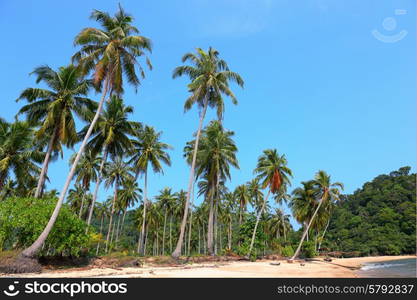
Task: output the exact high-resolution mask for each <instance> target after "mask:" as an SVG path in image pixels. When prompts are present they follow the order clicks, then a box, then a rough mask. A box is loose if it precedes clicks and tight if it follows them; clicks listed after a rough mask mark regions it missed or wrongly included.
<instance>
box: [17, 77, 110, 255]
mask: <svg viewBox="0 0 417 300" xmlns="http://www.w3.org/2000/svg"><path fill="white" fill-rule="evenodd" d="M108 89H109V80H108V79H106V82H105V84H104V89H103V94H102V96H101V100H100V102H99V104H98V108H97V111H96V114H95V115H94V118H93V121H92V122H91V124H90V127H89V128H88V130H87V133H86V135H85V137H84V140H83V142H82V143H81V146H80V149H79V150H78V153H77V156H76V157H75V160H74V162H73V163H72V166H71V170H70V172H69V173H68V176H67V180H66V181H65V184H64V187H63V189H62V191H61V194H60V195H59V199H58V202H57V203H56V206H55V209H54V211H53V213H52V215H51V218H50V219H49V221H48V224H46V226H45V229H44V230H43V231H42V233H41V234H40V236H39V237H38V238H37V239H36V241H35V242H34V243H33V244H32V245H30V246H29V247H28V248H26V249H25V250H23V252H22V255H23V256H25V257H33V256H35V254H36V253H37V252H38V251H39V250H40V248H41V247H42V245H43V243H44V242H45V240H46V239H47V237H48V235H49V233H50V232H51V230H52V227H53V226H54V224H55V221H56V219H57V218H58V214H59V211H60V209H61V206H62V203H63V202H64V199H65V196H66V194H67V191H68V188H69V186H70V184H71V180H72V178H73V177H74V173H75V168H76V167H77V164H78V161H79V160H80V158H81V155H82V154H83V153H84V149H85V145H86V144H87V141H88V139H89V138H90V136H91V133H92V132H93V128H94V126H95V125H96V123H97V120H98V117H99V116H100V114H101V110H102V108H103V103H104V99H105V97H106V94H107V91H108Z"/></svg>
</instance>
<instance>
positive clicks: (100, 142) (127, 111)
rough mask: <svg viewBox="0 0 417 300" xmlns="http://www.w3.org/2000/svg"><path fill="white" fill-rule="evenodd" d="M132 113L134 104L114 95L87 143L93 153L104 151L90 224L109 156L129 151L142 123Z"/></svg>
mask: <svg viewBox="0 0 417 300" xmlns="http://www.w3.org/2000/svg"><path fill="white" fill-rule="evenodd" d="M132 113H133V107H132V106H130V105H125V104H124V101H123V99H120V98H119V97H118V96H116V95H112V96H111V97H110V101H108V102H106V107H105V109H104V110H103V112H102V114H101V115H100V117H99V118H98V121H97V124H96V126H95V127H94V129H93V133H92V135H91V140H90V141H89V142H88V144H87V149H89V150H90V151H91V153H92V155H97V154H98V153H100V152H103V159H102V162H101V165H100V170H99V176H98V179H97V183H96V186H95V189H94V193H93V202H92V204H91V207H90V211H89V214H88V219H87V224H88V225H90V223H91V218H92V216H93V210H94V207H95V206H94V205H95V202H96V200H97V197H98V190H99V187H100V184H101V181H102V179H103V171H104V166H105V164H106V162H107V159H108V156H109V155H110V158H112V159H114V158H115V157H118V156H120V155H123V153H126V152H128V151H129V150H130V149H131V148H132V142H131V140H130V136H133V135H134V134H135V133H136V132H137V131H138V130H139V129H140V126H141V125H140V123H138V122H134V121H130V120H129V119H128V117H129V115H131V114H132ZM87 130H88V128H87V127H86V128H84V129H83V130H82V131H81V132H80V136H84V135H85V132H86V131H87Z"/></svg>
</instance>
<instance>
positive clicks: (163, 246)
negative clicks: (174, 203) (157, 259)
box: [162, 207, 168, 255]
mask: <svg viewBox="0 0 417 300" xmlns="http://www.w3.org/2000/svg"><path fill="white" fill-rule="evenodd" d="M167 213H168V209H167V208H166V207H165V214H164V232H163V234H162V255H165V230H166V224H167Z"/></svg>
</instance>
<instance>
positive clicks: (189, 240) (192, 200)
mask: <svg viewBox="0 0 417 300" xmlns="http://www.w3.org/2000/svg"><path fill="white" fill-rule="evenodd" d="M193 204H194V184H193V190H192V198H191V209H190V224H189V226H190V228H189V229H188V256H190V255H191V233H192V231H191V230H192V224H193Z"/></svg>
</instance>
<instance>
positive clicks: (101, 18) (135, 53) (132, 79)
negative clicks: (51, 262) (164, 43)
mask: <svg viewBox="0 0 417 300" xmlns="http://www.w3.org/2000/svg"><path fill="white" fill-rule="evenodd" d="M91 18H92V19H93V20H96V21H98V22H99V23H100V25H101V26H102V29H98V28H85V29H84V30H82V31H81V32H80V33H79V34H78V35H77V36H76V38H75V41H74V43H75V45H80V46H81V50H80V51H78V52H77V53H76V54H75V55H74V56H73V61H74V62H77V63H78V64H79V65H80V66H81V67H82V69H83V71H84V73H86V74H87V73H89V72H90V71H93V78H94V84H95V85H96V86H97V87H102V96H101V99H100V102H99V104H98V107H97V110H96V114H95V115H94V118H93V120H92V121H91V124H90V127H89V128H88V131H87V132H86V134H85V136H84V139H83V141H82V143H81V146H80V148H79V150H78V153H77V156H76V157H75V159H74V163H73V165H72V167H71V169H70V172H69V173H68V177H67V179H66V181H65V184H64V187H63V189H62V192H61V193H60V195H59V199H58V202H57V204H56V206H55V209H54V211H53V213H52V215H51V217H50V219H49V221H48V224H47V225H46V226H45V229H44V230H43V231H42V233H41V234H40V236H39V237H38V238H37V239H36V241H35V242H34V243H33V244H32V245H31V246H29V247H28V248H27V249H25V250H24V251H23V252H22V255H23V256H24V257H33V256H34V255H35V254H36V253H37V252H38V251H39V249H40V248H41V247H42V245H43V243H44V242H45V240H46V238H47V237H48V235H49V233H50V231H51V230H52V227H53V226H54V224H55V221H56V219H57V217H58V214H59V211H60V209H61V206H62V203H63V201H64V198H65V196H66V193H67V190H68V188H69V185H70V183H71V180H72V177H73V176H74V172H75V168H76V166H77V164H78V161H79V160H80V158H81V155H82V154H83V152H84V148H85V146H86V144H87V141H88V139H89V138H90V135H91V133H92V131H93V128H94V126H95V124H96V122H97V120H98V118H99V116H100V114H101V110H102V107H103V103H104V100H105V98H106V96H107V94H108V93H109V92H110V93H112V92H114V93H117V94H121V93H122V92H123V73H124V74H125V77H126V78H127V80H128V82H129V83H130V84H132V85H133V86H134V87H138V86H139V84H140V80H139V78H138V76H137V75H136V67H138V68H139V71H140V74H141V75H142V77H143V76H144V74H145V73H144V71H143V69H142V67H141V66H140V64H139V62H138V60H137V58H138V57H140V56H143V55H145V52H144V51H146V50H148V51H151V42H150V40H149V39H147V38H145V37H143V36H140V35H137V34H138V32H139V30H138V29H137V28H136V27H134V26H133V25H132V22H133V17H132V16H130V15H129V14H126V12H125V11H124V10H123V9H122V7H121V6H119V11H118V12H117V13H116V14H115V16H114V17H110V16H109V14H107V13H105V12H101V11H98V10H94V11H93V13H92V14H91ZM146 61H147V63H148V65H149V66H150V62H149V60H148V59H146Z"/></svg>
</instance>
